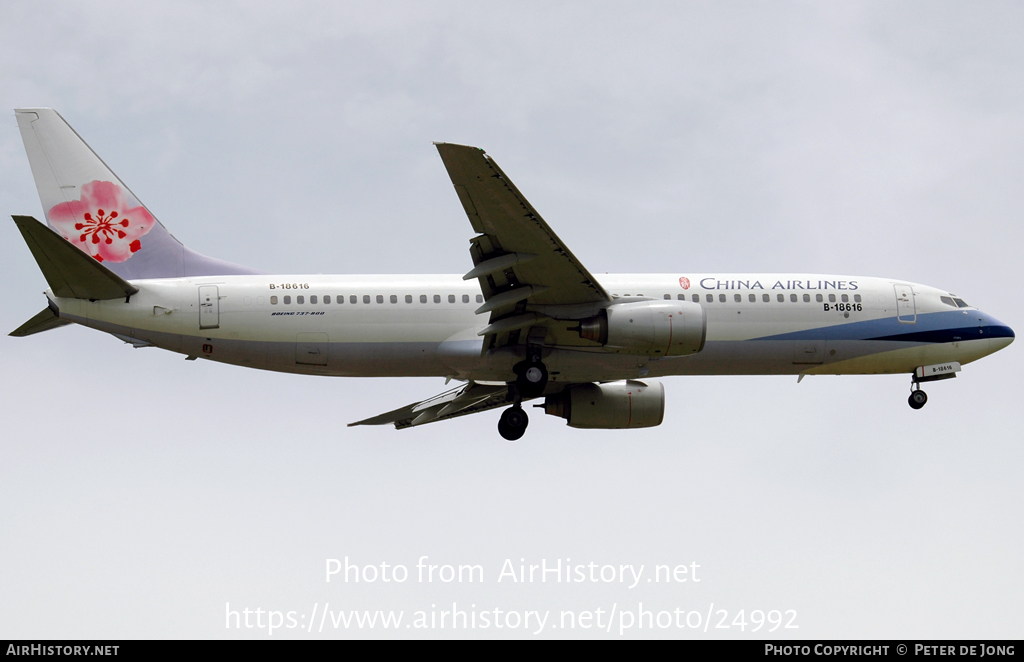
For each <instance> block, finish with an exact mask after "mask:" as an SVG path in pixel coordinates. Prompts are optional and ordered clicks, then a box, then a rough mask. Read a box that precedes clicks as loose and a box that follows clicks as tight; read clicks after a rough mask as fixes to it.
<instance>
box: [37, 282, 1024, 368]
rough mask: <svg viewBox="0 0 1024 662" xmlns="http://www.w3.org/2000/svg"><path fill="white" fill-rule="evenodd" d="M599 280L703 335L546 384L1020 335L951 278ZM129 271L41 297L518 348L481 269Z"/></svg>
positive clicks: (221, 355)
mask: <svg viewBox="0 0 1024 662" xmlns="http://www.w3.org/2000/svg"><path fill="white" fill-rule="evenodd" d="M598 280H599V281H600V282H601V285H602V286H603V287H604V288H605V289H606V290H607V291H608V292H609V293H610V294H612V295H613V297H614V298H616V299H617V300H619V301H625V300H638V299H641V300H642V299H654V300H664V299H666V298H667V299H671V300H674V301H678V300H680V299H684V300H686V301H688V302H691V303H699V304H700V305H701V306H703V308H704V310H705V312H706V315H707V335H706V344H705V346H704V348H703V349H702V351H700V352H698V353H696V354H694V355H692V356H685V357H678V358H674V357H665V358H651V357H644V356H633V355H624V354H616V353H611V352H608V351H606V350H605V349H604V348H600V347H597V348H580V347H572V348H566V347H548V348H546V350H545V351H546V355H545V362H546V364H547V365H548V369H549V371H550V373H551V379H552V381H553V382H556V383H557V382H581V381H608V380H617V379H628V378H636V377H644V376H651V377H657V376H664V375H711V374H801V373H808V374H851V373H859V374H869V373H900V372H912V371H913V370H914V369H915V368H916V367H918V366H922V365H928V364H935V363H942V362H947V361H957V362H959V363H962V364H963V363H968V362H970V361H974V360H976V359H978V358H981V357H982V356H985V355H987V354H990V353H992V352H994V351H997V350H998V349H1001V348H1002V347H1005V346H1006V345H1008V344H1009V343H1010V342H1012V339H1013V334H1012V332H1011V331H1009V329H1008V327H1005V325H1002V324H1001V323H1000V322H998V321H997V320H994V319H993V318H991V317H990V316H988V315H986V314H985V313H982V312H981V311H979V310H977V309H976V308H973V307H968V308H962V307H961V308H957V307H956V306H955V305H954V306H951V305H949V304H948V303H945V302H943V301H942V300H941V299H940V297H946V299H947V300H948V298H949V293H948V292H945V291H940V290H937V289H935V288H932V287H927V286H923V285H917V284H911V283H906V282H904V281H894V280H888V279H880V278H861V277H849V276H822V275H807V274H696V275H689V276H688V277H687V278H679V277H678V276H675V275H667V274H632V275H604V276H601V277H599V278H598ZM132 283H133V284H134V285H135V286H137V287H138V288H139V292H138V293H137V294H135V295H133V296H132V297H131V298H130V300H129V301H127V302H126V301H124V300H108V301H96V302H90V301H86V300H81V299H64V298H56V297H54V296H53V295H52V294H51V293H48V296H49V297H50V298H51V300H53V301H54V303H55V304H56V305H57V306H58V308H59V309H60V316H61V317H62V318H65V319H68V320H71V321H74V322H76V323H78V324H82V325H85V326H89V327H92V328H96V329H99V330H102V331H106V332H109V333H113V334H115V335H118V336H119V337H122V338H123V339H124V340H125V341H127V342H131V343H133V344H135V345H136V346H156V347H161V348H163V349H167V350H170V351H174V352H179V353H182V354H186V355H188V356H189V357H202V358H205V359H209V360H214V361H221V362H225V363H231V364H236V365H243V366H248V367H252V368H260V369H264V370H276V371H282V372H296V373H304V374H320V375H338V376H352V377H376V376H449V377H455V378H459V379H473V380H477V381H483V380H497V381H506V380H511V379H514V375H513V374H512V373H511V364H512V362H511V360H510V358H509V357H510V354H509V352H510V351H511V350H508V351H499V352H490V353H483V351H482V338H481V337H480V336H479V335H478V331H479V330H480V329H482V328H483V327H485V326H486V325H487V324H488V321H489V314H487V313H484V314H477V313H476V312H475V310H476V309H477V308H478V307H479V306H480V305H481V303H482V300H483V299H482V297H481V295H480V288H479V286H478V284H477V281H476V280H471V281H465V280H463V279H462V278H461V277H460V276H456V275H355V276H322V275H318V276H220V277H203V278H177V279H152V280H137V281H132ZM684 283H685V285H686V287H685V289H684V286H683V285H684ZM900 288H902V291H903V293H904V295H903V298H902V300H900V301H898V299H899V298H900ZM907 293H909V298H908V295H907ZM898 336H903V337H902V338H900V337H898Z"/></svg>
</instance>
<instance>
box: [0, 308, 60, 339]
mask: <svg viewBox="0 0 1024 662" xmlns="http://www.w3.org/2000/svg"><path fill="white" fill-rule="evenodd" d="M68 324H72V322H69V321H68V320H62V319H61V318H59V317H57V313H55V312H53V309H52V308H50V307H49V306H47V307H46V308H43V309H42V310H41V311H39V314H38V315H35V316H33V317H32V319H30V320H29V321H27V322H25V323H24V324H22V325H21V326H19V327H18V328H17V329H15V330H14V331H11V332H10V333H9V334H7V335H10V336H14V337H15V338H24V337H25V336H31V335H33V334H35V333H42V332H43V331H49V330H50V329H56V328H58V327H61V326H67V325H68Z"/></svg>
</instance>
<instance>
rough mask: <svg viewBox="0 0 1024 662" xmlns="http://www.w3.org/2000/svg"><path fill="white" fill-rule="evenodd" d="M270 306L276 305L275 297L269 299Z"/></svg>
mask: <svg viewBox="0 0 1024 662" xmlns="http://www.w3.org/2000/svg"><path fill="white" fill-rule="evenodd" d="M270 305H271V306H276V305H277V297H270Z"/></svg>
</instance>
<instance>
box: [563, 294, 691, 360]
mask: <svg viewBox="0 0 1024 662" xmlns="http://www.w3.org/2000/svg"><path fill="white" fill-rule="evenodd" d="M578 330H579V334H580V337H581V338H585V339H587V340H593V341H594V342H599V343H601V344H602V345H604V346H605V347H607V348H608V349H609V350H611V351H613V352H616V353H619V354H642V355H644V356H685V355H687V354H696V353H697V352H699V351H700V350H702V349H704V340H705V339H706V338H707V332H708V318H707V314H706V313H705V312H704V307H703V306H701V305H700V304H697V303H692V302H690V301H634V302H632V303H615V304H612V305H610V306H608V307H607V308H605V309H604V310H602V311H601V313H600V314H599V315H596V316H594V317H591V318H589V319H585V320H582V321H581V322H580V325H579V327H578Z"/></svg>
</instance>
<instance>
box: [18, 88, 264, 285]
mask: <svg viewBox="0 0 1024 662" xmlns="http://www.w3.org/2000/svg"><path fill="white" fill-rule="evenodd" d="M14 112H15V113H16V115H17V117H18V128H19V129H21V137H22V140H23V141H24V143H25V151H26V153H27V154H28V161H29V164H30V165H31V166H32V176H33V177H34V178H35V182H36V189H37V190H38V191H39V200H40V201H41V202H42V204H43V213H44V214H45V215H46V222H47V224H48V225H49V226H50V227H51V228H52V229H53V230H54V231H56V232H57V233H58V234H60V235H61V236H62V237H64V238H65V239H67V240H68V241H70V242H71V243H72V244H73V245H74V246H76V247H77V248H79V249H81V250H82V251H84V252H85V253H86V254H88V255H89V256H91V257H92V258H93V259H94V260H96V261H97V262H100V263H102V264H103V266H104V267H106V268H107V269H109V270H110V271H112V272H114V273H115V274H117V275H118V276H120V277H121V278H123V279H125V280H132V279H136V278H178V277H183V276H217V275H227V274H252V273H258V272H256V271H254V270H252V269H249V268H246V267H241V266H238V265H235V264H231V263H229V262H224V261H222V260H216V259H214V258H210V257H206V256H205V255H200V254H199V253H196V252H195V251H192V250H189V249H188V248H186V247H185V246H184V245H183V244H182V243H181V242H179V241H178V240H177V239H175V238H174V237H173V236H171V234H170V233H169V232H168V231H167V229H166V228H165V227H164V226H163V225H162V224H161V223H160V221H158V220H157V219H156V217H155V216H153V214H152V213H150V211H149V210H148V209H147V208H146V206H145V205H143V204H142V202H140V201H139V199H138V198H136V197H135V195H134V194H133V193H132V192H131V190H129V189H128V187H127V186H125V185H124V182H122V181H121V180H120V179H118V177H117V175H115V174H114V173H113V172H112V171H111V170H110V168H108V167H107V164H106V163H104V162H103V160H102V159H100V157H98V156H97V155H96V153H95V152H93V151H92V149H91V148H90V147H89V146H88V145H87V144H86V143H85V141H84V140H82V139H81V137H79V135H78V134H77V133H75V130H74V129H72V128H71V126H70V125H68V123H67V122H65V121H64V118H63V117H61V116H60V115H59V114H58V113H57V111H55V110H53V109H51V108H19V109H16V110H15V111H14Z"/></svg>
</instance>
